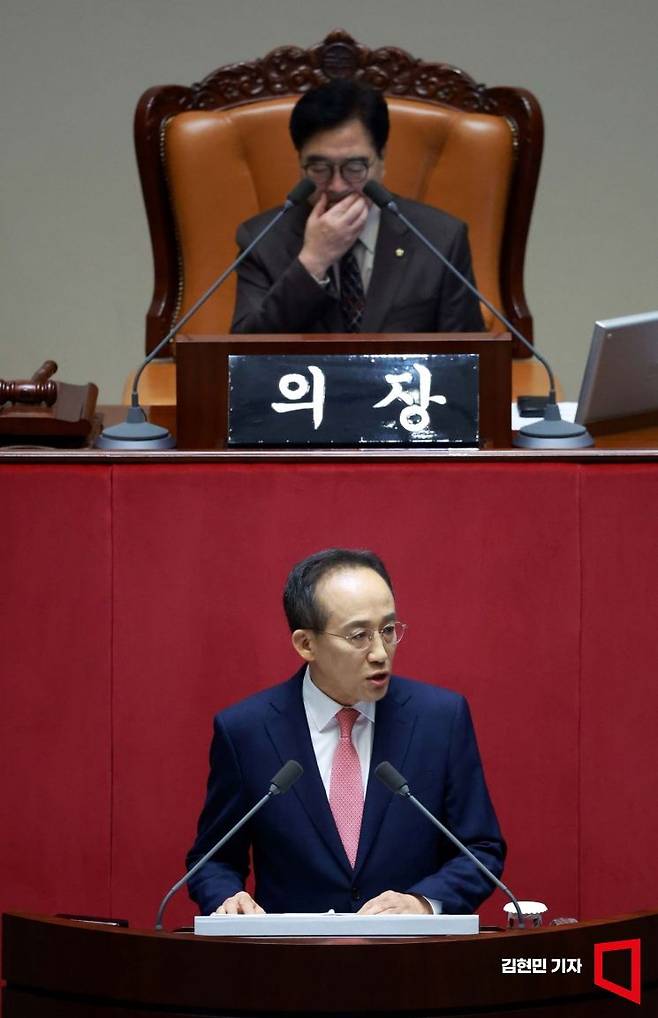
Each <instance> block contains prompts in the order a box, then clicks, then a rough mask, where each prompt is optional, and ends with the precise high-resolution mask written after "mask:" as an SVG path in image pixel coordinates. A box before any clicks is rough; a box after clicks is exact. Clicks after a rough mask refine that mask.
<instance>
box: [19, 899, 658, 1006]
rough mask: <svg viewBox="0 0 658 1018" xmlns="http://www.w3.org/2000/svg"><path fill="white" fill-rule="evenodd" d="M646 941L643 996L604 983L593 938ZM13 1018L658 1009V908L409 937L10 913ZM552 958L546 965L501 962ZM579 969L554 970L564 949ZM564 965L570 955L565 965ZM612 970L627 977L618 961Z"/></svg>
mask: <svg viewBox="0 0 658 1018" xmlns="http://www.w3.org/2000/svg"><path fill="white" fill-rule="evenodd" d="M634 939H639V940H640V945H641V979H640V983H641V992H642V1003H641V1006H640V1007H637V1005H635V1004H632V1003H630V1002H629V1001H628V1000H624V999H622V998H621V997H619V996H616V995H615V994H613V993H612V992H610V991H609V990H608V989H601V988H599V987H598V986H596V985H595V984H594V979H593V977H594V945H595V944H601V943H610V942H622V943H623V942H625V941H628V940H634ZM3 942H4V960H3V976H4V978H5V980H6V987H5V989H4V993H3V1001H4V1012H3V1014H4V1018H28V1016H29V1018H35V1016H37V1015H38V1016H39V1018H55V1016H57V1018H68V1016H75V1018H100V1016H103V1018H118V1016H122V1018H126V1016H128V1018H137V1016H144V1015H149V1016H150V1018H165V1015H169V1016H170V1015H177V1016H178V1018H191V1016H192V1015H196V1016H198V1015H205V1016H214V1018H227V1016H236V1015H240V1016H244V1018H248V1016H249V1018H251V1016H254V1018H255V1016H261V1018H264V1016H265V1015H267V1016H268V1018H275V1016H282V1015H297V1016H300V1018H301V1016H303V1018H311V1016H314V1015H318V1016H319V1015H324V1016H325V1018H326V1016H330V1015H331V1016H334V1018H338V1016H342V1018H346V1016H347V1015H350V1016H355V1015H360V1014H361V1015H368V1014H370V1015H377V1016H378V1018H385V1016H391V1018H392V1016H400V1015H407V1016H411V1015H414V1016H415V1018H430V1016H442V1015H446V1016H447V1015H460V1016H461V1018H475V1016H476V1015H478V1016H488V1018H502V1016H504V1015H509V1016H510V1018H511V1016H514V1018H613V1016H616V1015H628V1014H629V1013H636V1014H638V1015H655V1014H656V1013H658V913H655V912H642V913H639V914H637V915H630V916H621V917H619V918H615V919H606V920H597V921H594V922H585V923H577V924H574V925H566V926H553V927H543V928H540V929H538V930H529V931H523V930H515V931H512V932H504V933H480V934H479V935H477V936H464V937H427V938H405V939H390V940H389V939H370V940H368V939H366V938H362V939H357V938H354V939H352V938H344V939H331V940H323V939H319V938H309V939H304V940H302V939H296V940H295V939H290V940H288V939H282V940H276V939H269V940H266V939H258V940H256V939H254V940H252V939H245V938H234V939H229V938H224V937H222V938H217V937H195V936H193V935H192V934H189V933H164V932H161V933H155V932H146V931H143V930H130V929H121V928H118V927H111V926H102V925H99V924H97V923H80V922H72V921H70V920H65V919H52V918H45V917H39V916H27V915H19V914H11V913H10V914H6V915H4V917H3ZM528 958H530V959H533V958H538V959H546V961H547V971H546V972H545V973H543V974H541V973H532V972H529V973H518V972H517V973H515V974H505V973H504V972H503V960H506V961H507V962H508V963H509V962H510V961H516V960H518V959H524V960H525V959H528ZM554 959H555V960H558V961H561V960H562V959H572V960H580V963H581V965H580V972H577V971H561V970H560V971H556V972H552V968H553V964H552V960H554ZM565 968H566V966H565ZM606 978H609V979H612V980H613V981H614V980H615V979H617V980H619V982H620V983H621V982H622V980H623V976H620V975H617V974H616V973H615V972H613V973H609V972H608V973H607V975H606Z"/></svg>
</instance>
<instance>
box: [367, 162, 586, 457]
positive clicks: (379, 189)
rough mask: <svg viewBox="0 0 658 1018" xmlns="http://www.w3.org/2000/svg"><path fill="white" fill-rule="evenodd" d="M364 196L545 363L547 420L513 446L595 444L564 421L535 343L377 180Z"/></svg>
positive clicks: (523, 432)
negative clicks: (390, 216) (392, 217)
mask: <svg viewBox="0 0 658 1018" xmlns="http://www.w3.org/2000/svg"><path fill="white" fill-rule="evenodd" d="M363 193H364V194H365V195H366V197H368V198H370V199H371V201H373V202H374V203H375V205H377V206H378V207H379V208H380V209H386V210H387V211H389V212H392V213H393V215H395V216H397V218H398V219H399V220H400V221H401V222H402V223H404V225H405V226H406V227H407V229H409V230H411V232H412V233H413V234H414V235H415V236H416V237H418V239H419V240H420V241H421V242H422V243H423V244H424V245H425V247H427V248H428V249H429V250H430V251H431V252H432V254H433V255H435V256H436V257H437V258H438V259H439V260H440V261H442V262H443V264H444V265H445V267H446V268H447V269H449V270H450V272H452V274H453V275H454V276H456V277H457V279H459V281H460V282H461V283H463V284H464V286H465V287H466V288H467V289H468V290H470V291H471V293H472V294H474V296H475V297H477V299H478V300H479V301H481V302H482V303H483V304H484V306H485V307H486V308H488V309H489V311H491V313H492V314H493V315H495V316H496V318H497V319H498V320H499V321H501V322H502V323H503V325H504V326H505V328H506V329H509V331H510V332H511V333H512V335H513V336H516V338H517V339H518V340H519V342H521V343H522V344H523V346H525V347H527V349H528V350H529V351H530V353H531V354H532V355H533V357H536V358H537V360H538V361H539V362H540V363H541V364H543V366H544V368H545V369H546V372H547V374H548V382H549V390H548V401H547V404H546V408H545V410H544V419H543V420H542V421H539V422H537V423H536V424H528V425H526V426H525V427H523V428H521V429H520V431H519V433H518V438H516V439H514V445H517V446H519V447H520V448H527V449H582V448H585V447H586V446H590V445H593V444H594V441H593V439H592V436H591V435H590V434H589V432H588V431H587V428H584V427H583V426H582V425H581V424H571V423H570V422H569V421H563V420H562V418H561V416H560V408H559V406H558V405H557V400H556V397H555V377H554V375H553V371H552V369H551V366H550V364H549V363H548V361H547V360H546V358H545V357H542V355H541V354H540V353H538V351H537V350H535V348H534V346H533V345H532V343H530V342H528V340H527V339H526V338H525V336H524V335H523V334H522V333H521V332H519V330H518V329H517V328H516V327H515V326H514V325H512V323H511V322H510V320H509V319H508V318H506V316H505V315H504V314H503V313H502V311H499V310H498V308H497V307H494V305H493V304H492V303H491V301H490V300H488V299H487V298H486V297H485V296H484V294H483V293H480V291H479V290H478V289H477V287H476V286H474V285H473V283H471V281H470V279H467V278H466V276H465V275H464V274H463V273H462V272H460V271H459V269H458V268H457V267H456V266H455V265H453V264H452V262H451V261H449V260H448V259H447V258H446V256H445V255H444V254H443V253H442V252H441V251H439V249H438V248H437V247H435V246H434V244H432V242H431V241H430V240H429V239H428V238H427V237H426V236H425V234H424V233H422V232H421V231H420V230H419V229H418V227H417V226H415V225H414V224H413V223H412V222H411V220H410V219H408V218H407V216H405V215H404V213H403V212H401V211H400V209H399V208H398V205H397V202H396V201H395V198H394V197H393V195H392V194H391V192H390V191H387V189H386V188H385V187H383V186H382V185H381V184H380V183H379V182H378V181H377V180H369V181H368V183H367V184H366V185H365V187H364V188H363Z"/></svg>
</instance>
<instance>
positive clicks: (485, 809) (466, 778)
mask: <svg viewBox="0 0 658 1018" xmlns="http://www.w3.org/2000/svg"><path fill="white" fill-rule="evenodd" d="M284 607H285V611H286V615H287V617H288V623H289V626H290V629H291V631H292V642H293V645H294V647H295V649H296V650H297V652H298V654H299V655H300V657H301V658H302V660H303V662H304V664H303V666H302V668H301V669H300V671H299V672H298V673H297V674H296V675H294V676H293V677H292V678H291V679H289V680H288V681H287V682H284V683H282V684H281V685H279V686H274V687H273V688H271V689H266V690H264V691H263V692H260V693H257V694H255V695H254V696H251V697H249V698H248V699H246V700H244V701H242V702H241V703H238V704H236V705H234V706H233V707H229V708H228V709H227V710H224V711H222V712H221V713H220V714H218V715H217V716H216V718H215V734H214V738H213V743H212V748H211V754H210V760H211V770H210V777H209V780H208V791H207V797H206V802H205V806H204V808H203V812H202V814H201V817H200V820H199V827H198V833H197V838H196V841H195V843H194V846H193V848H192V850H191V851H190V852H189V854H188V857H187V866H188V868H190V867H191V866H192V865H194V863H195V862H196V861H197V860H198V859H200V858H201V856H202V855H204V854H205V853H206V852H207V851H208V850H209V849H210V848H211V847H212V845H213V844H214V843H215V842H217V841H218V840H219V838H220V836H221V835H222V834H223V833H225V832H226V831H228V830H229V829H230V828H231V826H232V825H233V824H235V823H236V822H237V820H238V819H239V818H240V817H241V816H243V815H244V814H245V813H246V812H247V811H248V810H249V809H250V808H251V806H252V805H253V804H254V803H255V802H256V801H258V799H260V798H261V796H262V795H263V794H264V791H266V790H267V787H268V785H269V780H270V778H271V777H272V775H274V774H275V773H276V772H277V771H278V770H279V768H280V767H281V765H282V764H283V763H284V762H285V761H287V760H289V759H294V760H297V761H299V763H301V765H302V767H303V768H304V774H303V776H302V777H301V778H300V780H299V781H298V782H297V783H296V784H295V786H294V787H293V788H292V789H291V790H290V792H289V793H288V794H287V795H286V796H281V797H279V798H276V799H274V800H273V801H272V802H270V803H269V804H268V805H267V806H266V807H265V808H264V809H262V810H261V811H260V812H259V813H258V814H257V815H256V816H255V818H254V819H253V820H252V821H251V822H250V823H249V824H247V825H245V826H244V827H243V828H242V829H241V830H240V831H239V832H238V834H237V835H236V836H235V837H234V838H233V839H232V841H230V842H229V843H228V844H227V845H225V846H224V848H222V849H221V850H220V851H219V852H217V853H216V854H215V856H214V857H213V858H212V859H211V860H210V861H209V862H207V863H206V864H205V865H204V866H202V867H201V868H200V869H199V871H198V872H197V873H196V875H195V876H194V877H193V878H192V880H191V881H190V894H191V896H192V898H193V899H194V900H195V901H196V902H197V904H198V906H199V908H200V910H201V912H202V913H211V912H213V911H218V912H228V913H253V912H261V911H267V912H325V911H328V910H329V909H334V910H335V911H337V912H350V911H352V912H357V911H358V912H360V913H362V914H375V913H381V912H389V913H404V912H417V913H421V912H432V911H439V910H443V911H444V912H447V913H460V912H462V913H464V912H466V913H467V912H472V911H473V910H475V909H477V907H478V905H479V904H480V902H482V901H483V900H484V898H486V897H488V895H489V894H490V893H491V890H492V886H491V884H490V882H489V881H488V880H487V878H486V877H485V876H483V874H482V873H481V871H480V870H479V869H478V867H477V866H475V865H474V863H473V862H472V861H471V860H469V859H468V858H466V857H465V856H464V855H462V854H461V853H458V852H457V850H456V849H455V848H454V847H453V845H452V843H451V842H450V841H449V840H448V839H447V838H445V836H444V835H442V834H440V833H439V832H438V831H437V830H436V828H434V827H433V826H432V825H431V824H430V823H429V822H428V821H427V820H426V819H425V817H423V816H422V815H420V814H419V813H418V812H417V811H416V810H414V809H413V808H412V807H410V806H409V804H408V803H406V802H404V801H402V800H401V799H399V798H397V797H395V796H394V795H393V794H392V793H391V792H390V791H388V790H387V788H386V787H385V786H384V785H383V784H381V782H379V781H378V780H377V779H376V778H375V776H374V770H375V768H376V767H377V765H378V764H380V763H381V762H382V761H384V760H388V761H389V762H390V763H392V764H393V766H394V767H397V768H398V769H399V770H400V771H401V772H402V773H403V774H404V775H405V777H406V778H407V780H408V781H409V784H410V787H411V790H412V792H414V793H415V794H417V796H418V797H419V798H420V800H421V801H422V802H423V803H424V804H425V805H426V806H427V808H428V809H429V810H430V811H431V812H432V813H434V815H435V816H437V817H438V818H439V819H441V820H442V821H443V823H444V824H445V825H446V826H447V827H448V829H450V830H452V831H453V832H454V833H455V834H456V835H457V837H458V838H460V839H461V840H462V842H464V843H465V844H466V845H467V847H468V848H469V849H470V850H471V851H472V852H473V853H474V854H475V855H476V856H477V857H478V858H479V859H480V860H481V861H482V862H483V863H484V864H485V865H486V866H488V867H489V869H490V870H492V871H493V873H495V874H496V875H497V876H498V875H500V873H501V871H502V866H503V860H504V856H505V844H504V842H503V840H502V838H501V834H500V830H499V827H498V823H497V821H496V816H495V814H494V810H493V807H492V805H491V801H490V799H489V794H488V792H487V787H486V783H485V779H484V774H483V772H482V764H481V762H480V757H479V754H478V749H477V744H476V740H475V734H474V731H473V726H472V723H471V718H470V713H469V710H468V705H467V703H466V701H465V699H464V697H463V696H460V695H459V694H458V693H453V692H451V691H449V690H447V689H442V688H441V687H439V686H431V685H425V684H423V683H420V682H413V681H411V680H409V679H403V678H399V677H398V676H395V675H393V674H392V666H393V657H394V655H395V650H396V647H397V644H398V643H399V642H400V640H401V638H402V635H403V633H404V630H405V628H406V627H405V626H404V624H402V623H401V622H400V621H399V620H398V618H397V614H396V611H395V601H394V597H393V590H392V586H391V581H390V578H389V576H388V573H387V571H386V568H385V566H384V565H383V563H382V562H381V560H380V559H379V558H378V557H377V556H376V555H374V554H373V553H372V552H369V551H351V550H344V549H329V550H327V551H322V552H317V553H316V554H315V555H311V556H310V557H309V558H307V559H305V560H304V561H303V562H300V563H299V564H298V565H296V566H295V567H294V569H293V570H292V572H291V573H290V576H289V577H288V581H287V584H286V588H285V591H284ZM250 851H251V853H252V858H253V866H254V873H255V878H256V886H255V892H254V897H252V896H251V895H250V894H248V893H247V891H246V890H245V881H246V879H247V876H248V872H249V854H250Z"/></svg>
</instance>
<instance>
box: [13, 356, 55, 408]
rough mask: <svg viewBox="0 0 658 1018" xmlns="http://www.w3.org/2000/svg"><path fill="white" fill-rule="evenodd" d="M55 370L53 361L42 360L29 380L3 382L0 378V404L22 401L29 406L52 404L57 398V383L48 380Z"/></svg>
mask: <svg viewBox="0 0 658 1018" xmlns="http://www.w3.org/2000/svg"><path fill="white" fill-rule="evenodd" d="M56 371H57V364H56V363H55V361H44V363H43V364H42V365H41V367H40V368H38V369H37V371H35V372H34V374H33V375H32V378H30V379H29V381H17V382H5V381H4V380H3V379H2V378H0V406H2V404H3V403H22V404H25V405H29V406H34V405H38V404H39V403H45V404H46V406H52V405H53V403H54V402H55V401H56V399H57V383H56V382H50V381H48V379H49V378H51V376H52V375H54V374H55V372H56Z"/></svg>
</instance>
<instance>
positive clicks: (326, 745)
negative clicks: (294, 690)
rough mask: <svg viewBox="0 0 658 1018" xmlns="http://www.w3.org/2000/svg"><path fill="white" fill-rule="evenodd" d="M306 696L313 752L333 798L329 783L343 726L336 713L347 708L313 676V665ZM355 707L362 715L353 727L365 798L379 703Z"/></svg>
mask: <svg viewBox="0 0 658 1018" xmlns="http://www.w3.org/2000/svg"><path fill="white" fill-rule="evenodd" d="M302 698H303V700H304V710H305V711H306V720H307V721H308V728H309V731H310V733H311V742H312V743H313V752H314V753H315V759H316V760H317V762H318V770H319V771H320V777H321V778H322V784H323V785H324V790H325V792H326V793H327V799H328V798H329V785H330V782H331V765H332V763H333V759H334V753H335V752H336V747H337V746H338V743H339V741H340V728H339V726H338V722H337V721H336V714H337V713H338V711H339V710H342V709H343V706H344V705H343V704H342V703H336V701H335V700H332V699H331V697H330V696H327V694H326V693H323V692H322V690H321V689H318V687H317V686H316V685H315V683H314V682H313V680H312V679H311V672H310V669H309V668H307V669H306V672H305V674H304V682H303V685H302ZM354 709H355V710H356V711H358V713H359V716H358V718H357V719H356V721H355V722H354V727H353V729H352V743H353V744H354V748H355V749H356V751H357V753H358V756H359V763H360V764H361V778H362V781H363V797H364V799H365V794H366V785H367V784H368V771H369V770H370V757H371V755H372V740H373V736H374V733H375V704H374V703H366V702H365V701H362V702H360V703H355V704H354Z"/></svg>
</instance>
